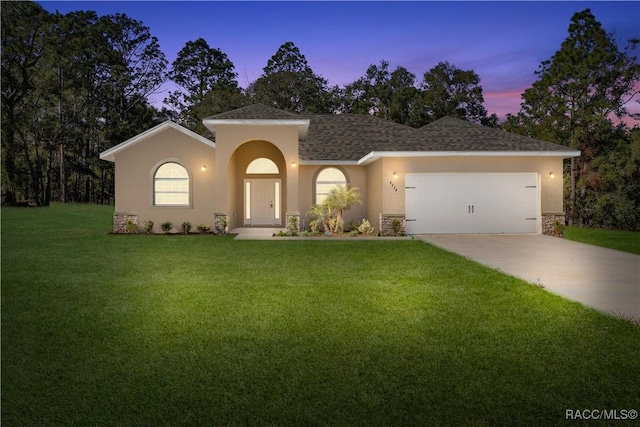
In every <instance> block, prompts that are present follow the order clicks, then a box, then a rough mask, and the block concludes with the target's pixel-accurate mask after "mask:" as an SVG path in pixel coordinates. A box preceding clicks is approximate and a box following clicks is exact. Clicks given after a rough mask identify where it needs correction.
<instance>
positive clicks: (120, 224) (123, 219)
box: [113, 212, 138, 233]
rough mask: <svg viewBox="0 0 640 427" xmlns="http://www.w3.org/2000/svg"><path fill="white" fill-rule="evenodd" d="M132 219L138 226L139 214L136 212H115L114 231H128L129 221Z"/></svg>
mask: <svg viewBox="0 0 640 427" xmlns="http://www.w3.org/2000/svg"><path fill="white" fill-rule="evenodd" d="M128 220H132V221H133V222H134V223H135V224H136V227H137V226H138V214H137V213H135V212H114V214H113V232H114V233H126V232H127V227H126V224H127V221H128Z"/></svg>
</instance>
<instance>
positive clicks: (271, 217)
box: [244, 179, 281, 226]
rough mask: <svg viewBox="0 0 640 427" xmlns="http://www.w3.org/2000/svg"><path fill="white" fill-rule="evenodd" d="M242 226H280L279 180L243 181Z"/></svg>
mask: <svg viewBox="0 0 640 427" xmlns="http://www.w3.org/2000/svg"><path fill="white" fill-rule="evenodd" d="M244 186H245V194H244V200H245V203H244V206H245V209H244V210H245V213H244V224H245V225H266V226H274V225H280V224H281V221H280V180H279V179H248V180H245V183H244Z"/></svg>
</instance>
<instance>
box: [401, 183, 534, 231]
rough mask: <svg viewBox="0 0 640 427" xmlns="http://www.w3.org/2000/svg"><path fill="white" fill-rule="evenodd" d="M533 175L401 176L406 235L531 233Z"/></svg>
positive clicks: (532, 227) (532, 219)
mask: <svg viewBox="0 0 640 427" xmlns="http://www.w3.org/2000/svg"><path fill="white" fill-rule="evenodd" d="M539 194H540V192H539V188H538V174H536V173H460V174H447V173H434V174H407V175H406V177H405V215H406V219H407V225H406V232H407V234H443V233H536V232H537V231H538V227H537V225H538V222H539V221H540V215H539V212H540V197H539Z"/></svg>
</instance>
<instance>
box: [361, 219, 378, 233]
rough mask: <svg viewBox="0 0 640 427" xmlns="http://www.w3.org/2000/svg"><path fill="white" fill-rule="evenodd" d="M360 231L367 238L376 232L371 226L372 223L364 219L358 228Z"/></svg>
mask: <svg viewBox="0 0 640 427" xmlns="http://www.w3.org/2000/svg"><path fill="white" fill-rule="evenodd" d="M358 231H359V232H360V233H362V234H364V235H365V236H372V235H373V232H374V231H375V230H374V228H373V227H372V226H371V223H370V222H369V221H367V220H366V219H363V220H362V222H361V223H360V225H359V226H358Z"/></svg>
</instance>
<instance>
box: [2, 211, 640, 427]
mask: <svg viewBox="0 0 640 427" xmlns="http://www.w3.org/2000/svg"><path fill="white" fill-rule="evenodd" d="M111 212H112V208H111V207H101V206H81V205H70V206H64V205H54V206H52V207H50V208H34V209H25V208H6V209H5V208H3V209H2V425H3V426H6V427H11V426H68V425H78V426H130V425H138V426H198V425H202V426H213V425H279V426H286V425H345V426H346V425H348V426H358V425H364V426H374V425H375V426H377V425H487V426H495V425H554V424H564V423H565V422H566V420H565V411H566V410H567V409H580V410H584V409H615V410H618V411H620V410H630V409H635V410H640V394H639V393H638V390H640V362H639V359H638V355H639V354H640V328H639V327H637V326H634V325H632V324H630V323H628V322H625V321H623V320H620V319H617V318H613V317H609V316H606V315H603V314H600V313H598V312H596V311H594V310H591V309H588V308H585V307H583V306H581V305H580V304H578V303H575V302H569V301H566V300H563V299H561V298H560V297H557V296H554V295H552V294H550V293H548V292H546V291H545V290H543V289H540V288H538V287H536V286H533V285H529V284H526V283H525V282H523V281H520V280H516V279H514V278H513V277H510V276H506V275H504V274H502V273H499V272H497V271H494V270H491V269H488V268H486V267H483V266H480V265H478V264H475V263H473V262H470V261H467V260H465V259H464V258H462V257H458V256H455V255H452V254H449V253H447V252H444V251H441V250H439V249H437V248H435V247H432V246H430V245H427V244H425V243H423V242H420V241H387V242H385V241H364V240H362V239H357V240H356V239H353V240H350V239H345V241H321V240H317V241H278V240H276V241H234V240H233V239H231V238H224V237H213V236H163V235H162V236H161V235H158V236H147V235H134V236H131V235H109V234H107V232H108V231H109V230H110V227H111ZM627 423H629V424H630V423H631V421H630V420H627V421H618V422H616V425H626V424H627Z"/></svg>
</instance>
